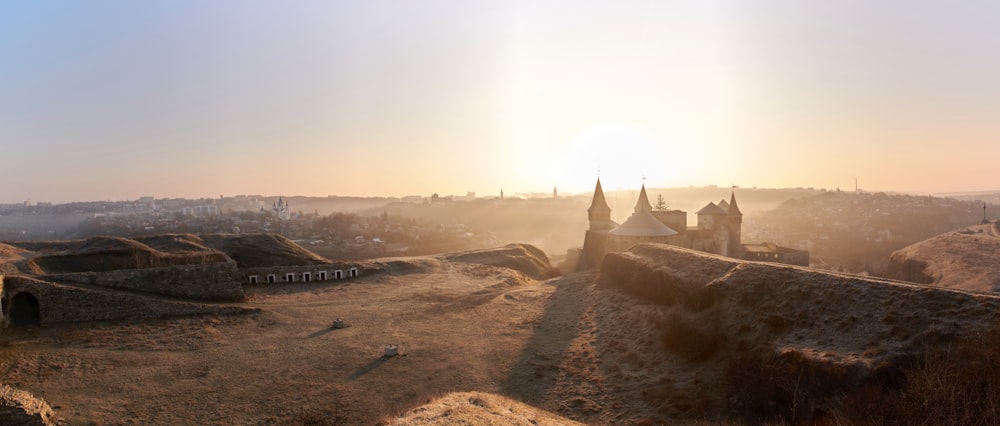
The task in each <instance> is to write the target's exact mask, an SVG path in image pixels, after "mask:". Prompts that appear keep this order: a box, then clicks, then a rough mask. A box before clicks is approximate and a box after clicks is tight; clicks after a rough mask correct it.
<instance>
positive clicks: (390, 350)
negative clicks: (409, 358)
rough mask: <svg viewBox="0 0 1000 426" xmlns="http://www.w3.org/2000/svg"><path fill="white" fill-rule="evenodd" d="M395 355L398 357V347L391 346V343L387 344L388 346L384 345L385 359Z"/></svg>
mask: <svg viewBox="0 0 1000 426" xmlns="http://www.w3.org/2000/svg"><path fill="white" fill-rule="evenodd" d="M396 355H399V346H398V345H393V344H391V343H390V344H388V345H385V356H386V358H388V357H394V356H396Z"/></svg>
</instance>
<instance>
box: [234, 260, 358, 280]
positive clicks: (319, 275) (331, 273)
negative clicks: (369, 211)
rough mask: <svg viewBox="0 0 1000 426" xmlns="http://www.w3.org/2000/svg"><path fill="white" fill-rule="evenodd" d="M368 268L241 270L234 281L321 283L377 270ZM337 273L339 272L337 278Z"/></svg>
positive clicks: (353, 265) (349, 265) (347, 265)
mask: <svg viewBox="0 0 1000 426" xmlns="http://www.w3.org/2000/svg"><path fill="white" fill-rule="evenodd" d="M370 266H371V265H369V264H367V263H366V264H364V265H362V264H361V263H341V262H335V263H323V264H315V265H300V266H263V267H259V268H241V269H240V270H239V271H238V272H237V273H236V274H235V276H236V280H237V281H238V282H239V283H241V284H281V283H288V282H323V281H333V280H338V279H348V278H355V277H359V276H362V275H371V274H372V273H374V272H377V270H375V269H373V268H372V267H370ZM337 271H340V274H339V277H338V274H337ZM352 271H353V272H352ZM268 276H273V279H274V281H273V282H270V281H268Z"/></svg>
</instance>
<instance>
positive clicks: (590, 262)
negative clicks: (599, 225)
mask: <svg viewBox="0 0 1000 426" xmlns="http://www.w3.org/2000/svg"><path fill="white" fill-rule="evenodd" d="M607 241H608V234H606V233H603V232H594V231H587V232H586V234H585V235H584V237H583V250H581V251H580V259H579V260H578V261H577V266H576V270H577V271H584V270H587V269H595V268H598V267H600V266H601V261H602V260H603V259H604V254H605V253H607V252H608V247H607Z"/></svg>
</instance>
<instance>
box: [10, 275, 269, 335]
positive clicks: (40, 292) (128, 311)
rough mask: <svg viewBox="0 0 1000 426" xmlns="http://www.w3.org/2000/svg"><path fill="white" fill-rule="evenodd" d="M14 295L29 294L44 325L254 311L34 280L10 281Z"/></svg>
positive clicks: (24, 278) (12, 279)
mask: <svg viewBox="0 0 1000 426" xmlns="http://www.w3.org/2000/svg"><path fill="white" fill-rule="evenodd" d="M5 290H6V292H7V293H8V294H9V295H11V296H14V295H17V294H18V293H21V292H27V293H29V294H31V295H32V296H34V297H35V298H36V299H37V300H38V307H39V316H40V320H41V323H42V324H43V325H44V324H51V323H57V322H76V321H101V320H122V319H146V318H161V317H171V316H187V315H198V314H237V313H247V312H255V311H257V309H255V308H244V307H240V306H236V305H226V304H206V303H196V302H184V301H177V300H171V299H166V298H162V297H158V296H154V295H143V294H139V293H130V292H125V291H118V290H112V289H107V290H104V289H97V288H85V287H74V286H72V285H64V284H58V283H53V282H47V281H42V280H39V279H35V278H29V277H23V276H17V277H7V279H6V280H5Z"/></svg>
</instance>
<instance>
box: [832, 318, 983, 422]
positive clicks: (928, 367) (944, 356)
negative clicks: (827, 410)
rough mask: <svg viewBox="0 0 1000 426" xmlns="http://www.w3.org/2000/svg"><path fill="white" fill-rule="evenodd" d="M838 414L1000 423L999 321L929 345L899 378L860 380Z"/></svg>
mask: <svg viewBox="0 0 1000 426" xmlns="http://www.w3.org/2000/svg"><path fill="white" fill-rule="evenodd" d="M840 416H842V417H843V418H845V419H847V420H849V422H850V423H854V424H880V425H882V424H899V425H943V424H948V425H969V426H974V425H995V424H998V423H1000V325H998V326H995V327H993V328H991V329H989V330H987V331H984V332H981V333H974V334H970V335H966V336H963V337H961V338H959V339H958V340H956V341H955V342H953V343H951V344H946V345H942V346H939V347H936V348H930V350H929V351H928V352H927V353H925V354H924V356H923V359H922V361H921V362H919V363H916V364H915V365H912V366H909V367H908V368H905V369H903V370H902V377H901V380H891V381H883V382H871V383H868V384H866V386H863V387H861V388H860V389H859V390H858V392H856V393H854V394H852V395H851V396H849V397H848V398H846V399H845V402H844V404H843V406H842V407H841V410H840Z"/></svg>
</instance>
